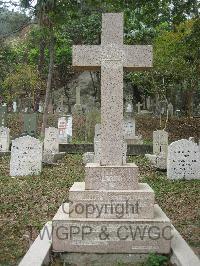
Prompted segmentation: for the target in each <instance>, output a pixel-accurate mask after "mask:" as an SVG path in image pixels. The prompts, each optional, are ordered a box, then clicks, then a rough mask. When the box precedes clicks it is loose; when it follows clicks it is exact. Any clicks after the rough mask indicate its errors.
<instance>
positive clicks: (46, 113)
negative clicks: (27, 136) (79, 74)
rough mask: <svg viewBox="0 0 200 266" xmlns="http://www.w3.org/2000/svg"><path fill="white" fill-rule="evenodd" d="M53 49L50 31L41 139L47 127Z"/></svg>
mask: <svg viewBox="0 0 200 266" xmlns="http://www.w3.org/2000/svg"><path fill="white" fill-rule="evenodd" d="M54 48H55V40H54V34H53V29H51V36H50V45H49V55H50V60H49V72H48V78H47V88H46V95H45V103H44V113H43V121H42V128H41V137H44V133H45V128H46V127H47V116H48V105H49V100H50V92H51V85H52V77H53V67H54Z"/></svg>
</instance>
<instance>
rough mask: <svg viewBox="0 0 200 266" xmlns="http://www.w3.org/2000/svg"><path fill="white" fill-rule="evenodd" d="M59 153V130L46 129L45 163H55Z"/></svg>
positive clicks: (53, 128)
mask: <svg viewBox="0 0 200 266" xmlns="http://www.w3.org/2000/svg"><path fill="white" fill-rule="evenodd" d="M58 153H59V138H58V129H57V128H55V127H48V128H45V138H44V151H43V162H45V163H53V162H54V157H55V155H56V154H58Z"/></svg>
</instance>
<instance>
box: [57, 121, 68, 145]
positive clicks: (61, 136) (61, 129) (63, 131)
mask: <svg viewBox="0 0 200 266" xmlns="http://www.w3.org/2000/svg"><path fill="white" fill-rule="evenodd" d="M58 140H59V143H67V117H66V116H62V117H60V118H58Z"/></svg>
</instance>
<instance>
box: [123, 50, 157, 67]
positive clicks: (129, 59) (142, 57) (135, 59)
mask: <svg viewBox="0 0 200 266" xmlns="http://www.w3.org/2000/svg"><path fill="white" fill-rule="evenodd" d="M152 50H153V48H152V46H151V45H133V46H132V45H124V52H125V60H124V61H125V62H124V68H126V69H128V70H130V71H135V70H145V69H148V68H151V67H152V66H153V53H152Z"/></svg>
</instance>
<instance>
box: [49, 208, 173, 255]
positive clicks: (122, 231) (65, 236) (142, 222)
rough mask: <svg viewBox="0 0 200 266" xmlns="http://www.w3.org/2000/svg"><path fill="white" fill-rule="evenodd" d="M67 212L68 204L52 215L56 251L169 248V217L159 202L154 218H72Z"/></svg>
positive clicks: (126, 250)
mask: <svg viewBox="0 0 200 266" xmlns="http://www.w3.org/2000/svg"><path fill="white" fill-rule="evenodd" d="M68 213H69V205H68V204H65V205H63V206H61V207H60V209H59V210H58V212H57V214H56V216H55V217H54V219H53V251H54V252H85V253H149V252H157V253H161V254H167V253H169V252H170V238H171V226H170V220H169V219H168V218H167V217H166V215H165V214H164V212H163V211H162V210H161V209H160V207H159V206H158V205H155V206H154V218H153V219H143V218H142V219H128V220H127V219H102V218H71V217H70V216H69V214H68Z"/></svg>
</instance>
